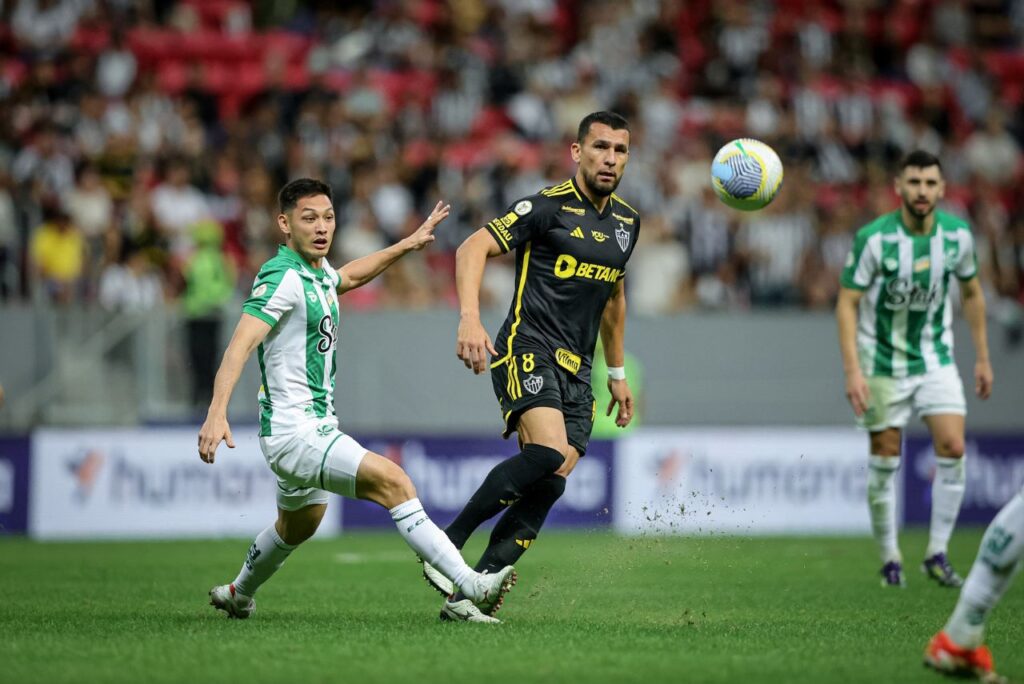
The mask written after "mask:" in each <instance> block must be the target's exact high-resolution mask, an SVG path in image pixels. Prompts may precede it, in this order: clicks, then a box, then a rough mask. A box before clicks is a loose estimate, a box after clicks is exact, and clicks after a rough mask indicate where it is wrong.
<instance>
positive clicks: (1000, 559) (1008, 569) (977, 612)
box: [945, 491, 1024, 648]
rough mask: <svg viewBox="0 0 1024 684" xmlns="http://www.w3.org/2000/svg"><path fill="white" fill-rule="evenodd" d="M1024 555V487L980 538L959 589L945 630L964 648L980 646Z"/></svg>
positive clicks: (954, 641)
mask: <svg viewBox="0 0 1024 684" xmlns="http://www.w3.org/2000/svg"><path fill="white" fill-rule="evenodd" d="M1022 557H1024V491H1022V492H1021V493H1019V494H1017V495H1016V496H1014V497H1013V498H1012V499H1010V501H1009V502H1008V503H1007V504H1006V505H1005V506H1003V508H1002V510H1001V511H999V513H998V514H997V515H996V517H995V518H994V519H993V520H992V523H991V524H990V525H989V526H988V529H987V530H985V536H984V537H982V538H981V548H980V549H978V557H977V558H975V559H974V565H972V566H971V572H970V573H968V575H967V580H966V581H965V582H964V588H963V589H961V590H960V600H958V601H957V603H956V608H954V609H953V615H952V616H950V618H949V622H947V623H946V628H945V631H946V634H948V635H949V638H950V639H952V640H953V643H955V644H956V645H958V646H961V647H963V648H977V647H978V646H980V645H981V644H982V642H983V641H984V639H985V621H986V620H987V619H988V615H989V613H990V612H991V610H992V609H993V608H994V607H995V605H996V604H997V603H999V599H1001V598H1002V596H1003V594H1005V593H1006V590H1007V589H1008V588H1009V587H1010V583H1011V582H1012V580H1013V576H1014V575H1015V574H1016V573H1017V572H1018V571H1019V570H1020V568H1021V566H1022V565H1024V563H1022V562H1021V558H1022Z"/></svg>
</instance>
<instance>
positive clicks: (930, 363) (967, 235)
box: [839, 211, 978, 378]
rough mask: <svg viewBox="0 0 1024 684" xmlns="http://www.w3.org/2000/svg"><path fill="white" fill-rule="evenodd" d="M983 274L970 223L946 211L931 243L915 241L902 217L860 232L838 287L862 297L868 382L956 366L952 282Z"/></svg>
mask: <svg viewBox="0 0 1024 684" xmlns="http://www.w3.org/2000/svg"><path fill="white" fill-rule="evenodd" d="M977 272H978V263H977V258H976V256H975V250H974V237H973V236H972V235H971V230H970V228H969V227H968V226H967V222H966V221H963V220H961V219H959V218H957V217H955V216H952V215H951V214H947V213H945V212H943V211H936V212H935V225H934V227H933V228H932V232H931V233H930V234H928V235H914V234H912V233H910V232H909V231H908V230H907V229H906V228H905V227H904V226H903V221H902V219H901V218H900V212H899V211H894V212H892V213H891V214H884V215H882V216H880V217H878V218H877V219H875V220H874V221H872V222H871V223H869V224H867V225H866V226H864V227H863V228H861V229H860V230H859V231H857V236H856V238H855V239H854V242H853V250H852V251H851V253H850V256H849V257H848V258H847V260H846V268H845V269H843V274H842V276H841V277H840V279H839V282H840V284H841V285H842V286H843V287H848V288H852V289H855V290H861V291H863V292H864V296H863V297H862V298H861V300H860V310H859V312H858V314H859V315H858V321H857V349H858V352H859V354H860V362H861V370H862V371H863V372H864V374H865V375H882V376H889V377H894V378H904V377H907V376H911V375H920V374H921V373H925V372H927V371H930V370H934V369H936V368H939V367H940V366H946V365H949V364H951V363H953V330H952V327H951V324H952V321H953V312H952V307H951V305H950V301H949V277H950V275H955V276H956V277H957V278H959V279H960V280H969V279H971V278H973V277H974V276H975V274H977Z"/></svg>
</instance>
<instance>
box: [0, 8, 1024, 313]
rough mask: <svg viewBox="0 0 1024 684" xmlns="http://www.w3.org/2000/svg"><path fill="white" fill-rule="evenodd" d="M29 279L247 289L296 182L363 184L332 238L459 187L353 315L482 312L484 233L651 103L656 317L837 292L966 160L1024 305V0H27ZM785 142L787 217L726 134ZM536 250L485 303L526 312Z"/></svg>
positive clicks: (7, 255)
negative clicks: (468, 295) (526, 283)
mask: <svg viewBox="0 0 1024 684" xmlns="http://www.w3.org/2000/svg"><path fill="white" fill-rule="evenodd" d="M0 7H2V9H0V21H2V23H0V297H2V298H4V299H7V300H12V299H13V300H25V299H31V300H33V301H44V300H48V301H53V302H57V303H62V304H78V303H93V302H98V303H99V304H100V305H102V306H104V307H107V308H110V309H118V310H140V309H146V308H149V307H154V306H159V305H162V303H166V302H175V303H180V304H181V305H182V306H183V307H185V310H186V311H187V312H189V314H190V315H193V316H196V317H202V316H203V315H204V314H205V313H208V312H209V311H211V310H213V309H216V308H217V307H219V306H222V305H223V304H224V303H225V302H227V301H230V300H232V299H233V298H234V299H237V298H238V297H240V296H243V295H244V293H245V292H246V291H247V289H248V286H249V284H250V283H251V282H252V277H253V275H254V273H255V271H256V269H257V268H258V267H259V265H260V264H261V263H262V262H263V261H264V260H266V259H267V258H268V257H269V256H270V255H271V254H273V252H274V250H275V249H276V245H277V244H279V243H280V242H281V234H280V232H279V231H278V229H277V226H276V223H275V218H274V217H275V214H276V196H275V193H276V191H277V189H278V188H279V186H280V185H281V184H283V183H284V182H286V181H287V180H289V179H291V178H296V177H300V176H314V177H319V178H322V179H324V180H326V181H328V182H329V183H331V185H332V186H333V188H334V191H335V206H336V208H337V212H338V228H337V234H336V236H335V242H334V247H333V250H332V254H331V256H330V261H331V262H332V263H334V264H336V265H337V264H340V263H342V262H344V261H345V260H347V259H350V258H354V257H357V256H361V255H363V254H365V253H368V252H370V251H372V250H375V249H379V248H382V247H384V246H386V245H388V244H390V243H392V242H394V241H395V240H398V239H400V238H401V237H402V236H403V235H405V234H407V233H409V232H410V231H411V230H413V229H415V227H416V226H417V225H418V224H419V222H420V221H421V220H422V219H423V217H424V216H425V215H426V213H427V212H428V210H429V207H431V206H432V205H433V203H434V202H435V201H436V200H437V199H439V198H443V199H444V200H446V201H448V202H451V203H452V205H453V216H452V217H451V218H450V219H449V220H448V221H447V222H446V223H445V224H444V225H443V226H442V228H441V230H440V233H439V240H438V243H437V244H436V246H435V247H433V248H432V249H430V250H426V251H425V252H422V253H417V254H416V255H414V256H413V257H412V258H409V259H407V260H403V261H402V262H400V264H399V265H398V266H397V267H396V268H394V269H392V270H389V271H388V272H387V273H386V274H385V275H384V276H383V277H382V278H380V279H378V281H375V282H374V283H372V284H371V285H369V286H367V287H366V288H362V289H360V290H357V291H354V292H353V293H352V294H351V295H349V296H347V297H346V302H345V306H346V307H347V308H369V309H372V308H380V307H404V308H418V307H435V306H453V305H454V303H455V298H454V278H453V264H454V256H453V255H454V250H455V248H456V247H457V246H458V244H459V243H460V242H461V240H463V239H464V238H465V237H466V236H467V235H469V234H470V233H471V232H472V231H474V230H475V229H477V228H478V227H480V226H482V225H484V224H485V223H486V222H487V221H488V220H490V218H492V217H493V216H494V215H497V214H499V213H500V212H502V210H503V209H504V208H505V207H507V206H508V205H509V204H510V203H512V202H513V201H514V200H515V199H516V198H518V197H521V196H523V195H527V194H531V193H533V192H536V191H538V190H539V189H540V188H542V187H544V186H545V185H549V184H553V183H557V182H560V181H562V180H564V179H565V178H566V177H568V176H569V175H570V174H571V173H572V171H573V165H572V162H571V159H570V157H569V149H568V148H569V143H570V142H571V141H572V140H573V139H574V137H575V132H576V127H577V124H578V122H579V120H580V119H581V118H582V117H583V116H584V115H586V114H587V113H589V112H591V111H595V110H599V109H612V110H615V111H617V112H619V113H621V114H623V115H624V116H626V117H627V118H628V119H629V120H630V121H631V124H632V148H631V159H630V163H629V166H628V168H627V172H626V177H625V180H624V181H623V183H622V185H621V186H620V188H619V191H618V194H620V195H621V196H622V197H623V198H624V199H625V200H626V201H627V202H629V203H630V204H631V205H632V206H634V207H636V208H637V209H638V210H639V211H640V212H641V213H642V215H643V230H642V233H641V240H640V243H639V244H638V246H637V249H636V251H635V254H634V257H633V259H632V261H631V262H630V265H629V270H628V272H629V274H630V277H629V279H628V283H627V293H628V296H629V299H630V306H631V311H633V312H636V313H641V314H660V313H671V312H676V311H681V310H686V309H692V308H699V309H728V310H737V309H748V308H761V307H779V306H788V307H804V308H808V309H823V308H827V307H830V306H831V305H832V303H833V301H834V298H835V296H836V291H837V288H838V275H839V271H840V269H841V267H842V265H843V262H844V260H845V258H846V254H847V252H848V249H849V246H850V243H851V240H852V236H853V234H854V232H855V231H856V229H857V228H858V227H859V226H861V225H863V224H864V223H865V222H867V221H869V220H870V219H871V218H873V217H874V216H876V215H878V214H880V213H883V212H886V211H890V210H892V209H893V208H895V207H896V206H897V204H896V198H895V195H894V193H893V190H892V176H893V174H894V171H895V167H896V163H897V161H898V159H899V158H900V156H902V154H903V153H905V152H906V151H909V150H911V149H914V148H923V149H926V150H928V151H931V152H933V153H935V154H936V155H938V156H939V157H940V158H941V159H942V161H943V165H944V170H945V173H946V177H947V180H948V183H949V188H948V192H947V197H946V200H945V208H946V209H947V210H949V211H951V212H953V213H956V214H958V215H960V216H963V217H966V218H968V219H969V220H970V222H971V224H972V227H973V230H974V233H975V236H976V239H977V243H978V246H979V259H980V263H981V268H982V274H983V279H984V281H985V285H986V290H987V292H988V294H989V296H990V297H991V300H990V301H992V302H994V305H993V310H994V311H996V312H1003V313H1002V314H1000V315H1005V316H1006V317H1008V318H1012V316H1013V315H1014V312H1016V311H1017V310H1019V308H1020V305H1021V303H1022V302H1024V195H1022V193H1020V192H1019V190H1018V188H1019V187H1020V184H1021V181H1022V180H1024V171H1022V169H1024V164H1022V160H1021V141H1022V136H1024V116H1022V114H1024V112H1022V103H1024V0H893V1H890V2H883V1H882V0H834V1H827V0H819V1H813V2H805V1H797V0H779V1H777V2H769V1H766V0H762V1H755V2H741V1H739V0H693V1H689V2H687V1H683V0H661V1H659V0H364V1H356V0H346V2H331V1H326V0H324V1H319V2H316V1H314V2H301V3H300V2H297V1H295V0H292V1H278V2H271V1H270V0H253V1H251V2H247V1H244V0H179V1H173V0H20V1H18V2H10V1H7V2H2V5H0ZM743 136H749V137H755V138H758V139H761V140H764V141H765V142H768V143H769V144H771V145H773V146H774V147H775V148H776V149H777V150H778V152H779V154H780V156H781V157H782V159H783V162H784V164H785V169H786V177H785V182H784V184H783V188H782V190H781V192H780V195H779V196H778V198H777V199H776V201H775V202H774V203H773V204H772V205H771V206H770V207H769V208H767V209H766V210H763V211H760V212H754V213H749V214H744V213H741V212H736V211H733V210H731V209H728V208H727V207H725V206H724V205H722V204H721V203H720V202H719V201H718V200H717V199H716V197H715V196H714V194H713V192H712V191H711V189H710V186H709V167H710V161H711V158H712V156H713V154H714V152H715V151H716V150H717V149H718V147H719V146H720V145H722V144H723V143H725V142H727V141H729V140H731V139H732V138H736V137H743ZM512 268H513V264H512V263H511V261H510V260H509V259H507V258H505V259H504V260H498V261H497V262H496V263H494V264H493V267H490V268H488V271H487V277H486V281H485V284H484V293H483V295H484V304H485V305H487V304H493V305H496V306H501V307H504V306H507V302H508V301H510V299H511V294H512V290H513V285H514V283H513V280H514V278H513V274H512Z"/></svg>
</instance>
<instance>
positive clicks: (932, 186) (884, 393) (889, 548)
mask: <svg viewBox="0 0 1024 684" xmlns="http://www.w3.org/2000/svg"><path fill="white" fill-rule="evenodd" d="M895 189H896V192H897V194H899V196H900V198H901V200H902V203H901V206H900V208H899V210H898V211H894V212H892V213H890V214H885V215H883V216H880V217H878V218H877V219H875V220H874V221H872V222H871V223H869V224H868V225H866V226H864V227H863V228H861V229H860V230H859V231H858V232H857V236H856V239H855V240H854V244H853V250H852V252H851V254H850V256H849V258H848V259H847V262H846V268H845V269H844V271H843V274H842V276H841V278H840V284H841V285H842V287H841V289H840V292H839V300H838V302H837V304H836V318H837V319H838V323H839V345H840V350H841V352H842V357H843V369H844V371H845V373H846V396H847V398H848V399H849V401H850V404H851V405H852V406H853V411H854V413H855V414H856V416H857V419H858V424H859V425H860V426H861V427H863V428H865V429H867V430H868V432H869V433H870V436H871V456H870V459H869V465H870V470H869V473H868V506H869V509H870V512H871V526H872V530H873V532H874V536H875V539H876V541H877V542H878V544H879V547H880V551H881V556H882V564H883V565H882V573H881V574H882V584H883V585H886V586H903V585H904V583H905V579H904V576H903V559H902V556H901V554H900V550H899V546H898V544H897V540H896V489H895V486H894V480H895V477H894V476H895V474H896V471H897V470H898V469H899V466H900V448H901V445H902V429H903V427H904V426H906V424H907V420H908V419H909V418H910V414H911V412H914V411H916V412H917V414H918V415H919V416H921V418H922V419H923V420H924V422H925V423H926V424H927V426H928V430H929V432H930V433H931V436H932V441H933V444H934V447H935V455H936V465H937V468H936V473H935V480H934V482H933V484H932V516H931V534H930V537H929V541H928V549H927V551H926V552H925V560H924V563H923V564H922V567H921V569H922V571H924V572H925V573H926V574H927V575H928V576H929V577H930V578H932V579H934V580H936V581H937V582H938V583H939V584H940V585H942V586H947V587H959V586H960V585H961V584H962V580H961V579H960V577H959V576H958V575H957V574H956V572H955V571H954V570H953V568H952V566H951V565H950V563H949V559H948V558H947V556H946V547H947V545H948V543H949V538H950V536H951V535H952V533H953V526H954V524H955V523H956V518H957V515H958V514H959V512H960V503H961V502H962V501H963V495H964V485H965V482H966V475H965V472H964V416H965V415H966V412H967V411H966V404H965V401H964V389H963V383H962V382H961V380H960V375H959V374H958V373H957V370H956V366H955V365H954V363H953V331H952V328H951V324H952V308H951V302H950V297H949V286H950V278H951V277H956V278H957V279H958V280H959V281H960V291H961V293H962V295H963V310H964V317H965V318H966V319H967V321H968V323H969V325H970V328H971V337H972V339H973V341H974V349H975V358H976V363H975V367H974V384H975V392H976V393H977V395H978V396H979V397H980V398H982V399H987V398H988V396H989V394H990V392H991V391H992V366H991V365H990V363H989V356H988V339H987V335H986V329H985V298H984V294H983V292H982V287H981V283H980V282H979V280H978V267H977V259H976V256H975V248H974V238H973V237H972V235H971V231H970V228H968V226H967V223H966V222H964V221H962V220H961V219H958V218H956V217H955V216H952V215H950V214H947V213H945V212H942V211H938V210H936V205H937V204H938V201H939V200H940V199H941V198H942V196H943V193H944V191H945V184H944V181H943V178H942V168H941V166H940V164H939V160H938V159H937V158H935V157H934V156H933V155H931V154H929V153H927V152H922V151H916V152H912V153H910V154H909V155H907V156H906V157H905V158H904V159H903V161H902V162H901V164H900V173H899V175H898V176H897V177H896V180H895Z"/></svg>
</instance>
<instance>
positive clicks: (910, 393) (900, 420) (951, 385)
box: [857, 365, 967, 432]
mask: <svg viewBox="0 0 1024 684" xmlns="http://www.w3.org/2000/svg"><path fill="white" fill-rule="evenodd" d="M865 380H866V381H867V384H868V391H869V392H870V399H869V402H868V408H867V410H866V411H865V412H864V415H863V416H861V417H859V418H857V425H858V426H859V427H861V428H864V429H866V430H868V431H869V432H879V431H881V430H885V429H886V428H904V427H906V425H907V423H908V422H909V421H910V416H911V414H912V413H917V415H919V416H921V417H924V416H935V415H943V414H955V415H960V416H964V415H967V402H966V401H965V400H964V384H963V382H962V381H961V380H960V373H958V372H957V369H956V366H954V365H948V366H942V367H940V368H937V369H936V370H933V371H929V372H927V373H923V374H921V375H912V376H910V377H907V378H890V377H885V376H873V377H868V378H865Z"/></svg>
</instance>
